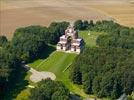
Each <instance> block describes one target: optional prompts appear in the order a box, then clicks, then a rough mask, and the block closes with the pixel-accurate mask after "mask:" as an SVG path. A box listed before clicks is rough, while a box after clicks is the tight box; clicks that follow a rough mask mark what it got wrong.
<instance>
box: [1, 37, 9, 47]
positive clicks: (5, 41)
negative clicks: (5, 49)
mask: <svg viewBox="0 0 134 100" xmlns="http://www.w3.org/2000/svg"><path fill="white" fill-rule="evenodd" d="M7 42H8V40H7V38H6V37H5V36H0V46H4V45H5V44H6V43H7Z"/></svg>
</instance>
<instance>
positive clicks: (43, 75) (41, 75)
mask: <svg viewBox="0 0 134 100" xmlns="http://www.w3.org/2000/svg"><path fill="white" fill-rule="evenodd" d="M25 68H27V69H29V71H30V72H31V73H32V75H31V76H30V80H31V81H32V82H39V81H41V80H42V79H47V78H50V79H51V80H55V79H56V76H55V74H54V73H52V72H47V71H41V72H40V71H37V70H35V69H33V68H30V67H29V66H28V65H25Z"/></svg>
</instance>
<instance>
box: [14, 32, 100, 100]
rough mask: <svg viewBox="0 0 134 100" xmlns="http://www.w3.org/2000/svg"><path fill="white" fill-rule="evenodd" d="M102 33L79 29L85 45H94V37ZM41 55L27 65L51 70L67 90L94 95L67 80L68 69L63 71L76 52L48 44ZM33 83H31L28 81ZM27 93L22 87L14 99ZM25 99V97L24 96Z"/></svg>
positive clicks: (18, 98)
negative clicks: (57, 48) (56, 48)
mask: <svg viewBox="0 0 134 100" xmlns="http://www.w3.org/2000/svg"><path fill="white" fill-rule="evenodd" d="M100 34H102V33H98V32H93V31H91V32H89V31H80V32H79V36H80V37H81V38H83V39H84V41H85V43H86V45H89V46H96V38H97V37H98V36H99V35H100ZM45 51H47V52H44V53H43V54H42V55H43V57H41V58H39V59H37V60H35V61H34V62H32V63H30V64H29V66H30V67H32V68H34V69H36V70H38V71H49V72H53V73H54V74H55V75H56V80H60V81H62V82H63V83H64V84H65V85H66V86H67V88H69V90H70V91H71V92H73V93H75V94H77V95H80V96H81V97H83V98H84V97H94V95H87V94H85V93H84V92H83V89H82V86H78V85H74V84H73V83H71V82H70V80H69V69H67V70H66V71H65V69H66V68H67V67H68V66H69V65H70V64H71V63H72V62H73V60H74V59H75V57H76V56H77V54H72V53H64V52H59V51H55V47H54V46H50V48H48V49H47V50H45ZM29 75H30V74H28V76H27V78H26V79H27V80H29V79H28V78H29ZM30 84H32V85H33V83H31V82H30ZM26 95H27V96H28V95H29V88H27V89H24V90H22V91H21V93H20V94H19V95H18V96H17V98H16V100H20V98H21V97H24V96H26ZM24 100H27V98H24Z"/></svg>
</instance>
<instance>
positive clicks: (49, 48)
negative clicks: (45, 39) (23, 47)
mask: <svg viewBox="0 0 134 100" xmlns="http://www.w3.org/2000/svg"><path fill="white" fill-rule="evenodd" d="M55 50H56V48H55V47H54V46H51V45H48V46H47V47H46V48H45V49H44V50H43V51H42V52H41V55H40V57H39V58H38V59H46V58H47V57H48V56H49V55H50V54H51V53H52V52H53V51H55Z"/></svg>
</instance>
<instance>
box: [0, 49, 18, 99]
mask: <svg viewBox="0 0 134 100" xmlns="http://www.w3.org/2000/svg"><path fill="white" fill-rule="evenodd" d="M20 66H21V62H20V60H19V59H18V58H17V57H16V55H14V54H11V53H10V52H9V51H7V50H6V49H4V48H0V98H3V96H4V95H5V94H4V93H5V90H7V89H8V88H9V86H10V85H11V84H15V83H14V82H15V81H13V80H12V79H15V78H16V76H18V74H20V71H21V70H20Z"/></svg>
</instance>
